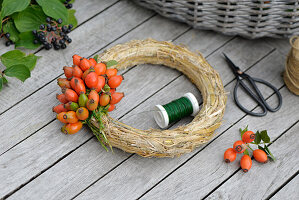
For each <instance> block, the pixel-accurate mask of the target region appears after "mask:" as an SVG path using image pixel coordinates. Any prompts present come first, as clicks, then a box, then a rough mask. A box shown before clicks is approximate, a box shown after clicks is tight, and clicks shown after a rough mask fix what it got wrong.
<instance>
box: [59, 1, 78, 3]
mask: <svg viewBox="0 0 299 200" xmlns="http://www.w3.org/2000/svg"><path fill="white" fill-rule="evenodd" d="M59 1H61V3H64V2H65V0H59ZM74 2H75V0H71V1H70V2H69V3H74Z"/></svg>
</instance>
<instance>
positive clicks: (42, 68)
mask: <svg viewBox="0 0 299 200" xmlns="http://www.w3.org/2000/svg"><path fill="white" fill-rule="evenodd" d="M151 16H153V12H152V11H149V10H146V9H143V8H141V7H138V6H136V5H135V4H134V3H133V2H131V1H120V2H118V3H117V4H115V5H114V6H112V7H110V8H109V9H107V10H106V11H105V12H103V13H101V14H99V15H97V16H96V17H94V18H92V19H91V20H90V21H89V22H88V23H85V24H83V25H82V26H80V27H79V28H77V29H75V30H74V31H72V32H71V33H70V37H71V38H72V39H73V42H72V48H67V49H65V50H63V51H52V52H51V54H49V52H48V51H46V50H44V51H41V52H39V53H37V55H38V56H43V57H42V58H41V59H40V60H39V63H38V65H37V66H36V68H35V70H33V71H32V75H31V78H30V79H28V80H26V82H25V83H21V82H20V81H13V82H11V83H10V84H9V85H8V87H5V88H3V90H2V92H1V96H0V102H1V103H0V113H2V112H3V111H5V110H6V109H8V108H10V107H11V106H13V105H14V104H16V103H17V102H19V101H21V100H22V99H24V98H25V97H27V96H28V95H30V94H32V93H33V92H34V91H36V90H37V89H39V88H40V87H42V86H45V85H46V84H47V83H49V82H50V81H53V80H54V79H55V78H56V77H58V76H59V75H61V73H62V69H61V67H62V66H64V65H71V62H72V55H73V54H75V53H77V54H80V55H82V56H85V57H88V56H90V55H92V54H93V53H95V52H97V51H99V50H100V49H101V48H103V47H104V46H105V45H107V43H109V42H112V41H114V40H115V39H117V38H118V37H120V36H122V35H123V34H125V33H126V32H128V31H130V30H131V29H132V28H134V27H136V26H137V25H138V24H141V23H143V21H145V20H146V19H148V18H150V17H151ZM86 30H88V32H89V33H90V34H88V35H86V34H85V33H86ZM83 44H84V45H83Z"/></svg>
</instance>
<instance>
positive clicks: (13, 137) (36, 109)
mask: <svg viewBox="0 0 299 200" xmlns="http://www.w3.org/2000/svg"><path fill="white" fill-rule="evenodd" d="M112 8H113V7H112ZM112 8H111V9H112ZM135 9H136V8H135V5H134V6H132V5H131V4H123V3H122V4H121V5H116V6H115V9H114V10H113V9H112V10H110V12H120V14H121V13H126V12H133V11H135ZM140 12H141V13H142V12H143V11H140ZM141 13H138V12H135V14H132V15H133V16H130V17H132V18H134V15H137V16H139V15H141ZM147 14H148V13H146V12H145V13H144V16H145V17H148V16H147ZM126 15H128V14H126ZM145 17H143V16H142V17H140V20H143V19H144V18H145ZM98 18H104V19H103V20H105V19H109V18H110V14H109V15H108V16H106V17H105V16H102V15H99V16H98V17H96V18H94V19H93V20H97V21H99V19H98ZM123 19H124V20H130V18H129V16H127V17H126V16H124V17H123ZM101 20H102V19H101ZM103 23H104V22H103ZM118 23H124V24H126V22H123V21H119V22H118ZM128 23H130V24H133V22H128ZM115 25H116V26H117V24H115ZM127 25H128V26H131V25H129V24H127ZM91 26H93V25H92V24H91ZM182 29H183V30H185V29H184V26H183V27H181V28H177V31H173V33H174V34H178V33H181V32H182V31H183V30H182ZM180 30H181V32H180ZM120 31H121V30H119V31H114V32H116V33H117V32H118V33H119V34H121V33H120ZM103 37H104V38H106V36H103ZM111 37H112V35H111ZM95 41H99V44H102V45H103V46H104V45H105V44H104V41H102V39H95ZM90 42H91V41H90ZM79 46H82V45H79ZM95 48H96V47H95ZM66 52H67V53H68V54H71V53H73V52H72V51H66ZM92 53H94V52H92ZM54 54H56V53H55V52H54ZM51 55H52V54H51ZM44 59H47V58H46V57H45V58H44ZM67 59H68V60H71V55H69V56H68V58H67ZM49 62H50V61H49ZM58 62H61V61H59V60H58ZM54 63H55V62H54ZM63 65H64V64H63V63H60V64H57V66H56V69H57V70H56V71H55V72H53V73H52V72H51V73H47V74H53V75H54V76H56V75H55V73H56V74H60V73H61V72H63V71H62V67H63ZM43 67H44V68H47V67H45V66H43ZM45 70H46V69H41V71H45ZM36 71H37V73H41V71H40V69H37V70H36ZM53 75H52V76H53ZM49 76H51V75H49ZM41 81H43V79H41V80H37V82H41ZM49 85H50V86H48V85H47V86H46V87H45V88H43V89H42V90H44V89H45V90H44V91H42V92H41V91H38V92H37V93H36V94H34V95H33V96H30V97H29V98H27V99H26V100H25V102H21V103H20V104H18V105H16V106H15V107H14V108H12V109H11V110H9V111H8V112H6V113H4V114H2V115H0V121H1V124H2V125H1V129H2V130H3V131H1V132H0V138H2V139H3V143H2V144H1V145H0V154H1V153H3V152H4V151H6V150H7V149H9V148H11V147H12V146H13V145H15V144H17V143H18V142H20V141H22V140H23V139H24V138H26V137H28V136H29V135H30V134H32V133H34V132H35V131H37V130H38V129H40V128H41V127H43V126H45V125H46V124H47V123H49V121H50V120H51V119H53V117H51V116H53V115H52V113H51V112H50V110H51V107H52V106H54V105H55V104H57V101H55V97H54V96H55V94H56V93H57V92H59V90H58V88H57V87H55V85H56V80H55V79H54V80H52V83H50V84H49ZM32 87H37V85H36V84H34V85H33V86H32ZM11 92H13V91H11ZM3 93H5V94H4V95H3V96H5V95H6V92H5V91H3ZM24 94H25V93H24ZM49 95H50V96H49ZM3 96H2V95H1V96H0V99H1V98H2V97H3ZM40 97H44V98H41V99H40V100H39V98H40ZM8 98H12V97H8ZM2 104H4V103H3V102H1V106H0V108H4V107H3V106H2ZM34 104H36V105H34ZM41 107H43V108H44V109H40V108H41ZM24 108H28V109H25V110H24ZM29 108H30V109H29ZM15 113H19V114H18V115H17V116H16V114H15ZM28 115H30V118H31V119H32V120H30V121H28V120H27V119H28ZM7 119H11V120H10V121H9V122H8V123H7ZM12 124H14V129H11V127H12Z"/></svg>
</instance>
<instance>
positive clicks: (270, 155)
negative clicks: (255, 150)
mask: <svg viewBox="0 0 299 200" xmlns="http://www.w3.org/2000/svg"><path fill="white" fill-rule="evenodd" d="M264 149H265V150H264V151H265V152H266V153H267V154H268V155H269V157H270V158H271V159H272V160H273V161H276V158H275V157H274V155H273V154H272V153H271V151H270V150H269V149H268V147H267V145H264Z"/></svg>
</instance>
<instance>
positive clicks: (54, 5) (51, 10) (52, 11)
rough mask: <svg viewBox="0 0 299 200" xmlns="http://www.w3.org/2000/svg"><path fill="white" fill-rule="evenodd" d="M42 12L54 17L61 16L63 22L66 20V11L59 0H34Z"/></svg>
mask: <svg viewBox="0 0 299 200" xmlns="http://www.w3.org/2000/svg"><path fill="white" fill-rule="evenodd" d="M36 2H37V3H38V4H39V5H40V6H41V7H42V9H43V11H44V13H45V14H46V15H48V16H50V17H52V18H54V19H56V20H57V19H59V18H61V19H62V21H63V22H65V21H67V20H68V11H67V9H66V7H65V6H64V5H63V4H62V3H61V2H60V1H59V0H36Z"/></svg>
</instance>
